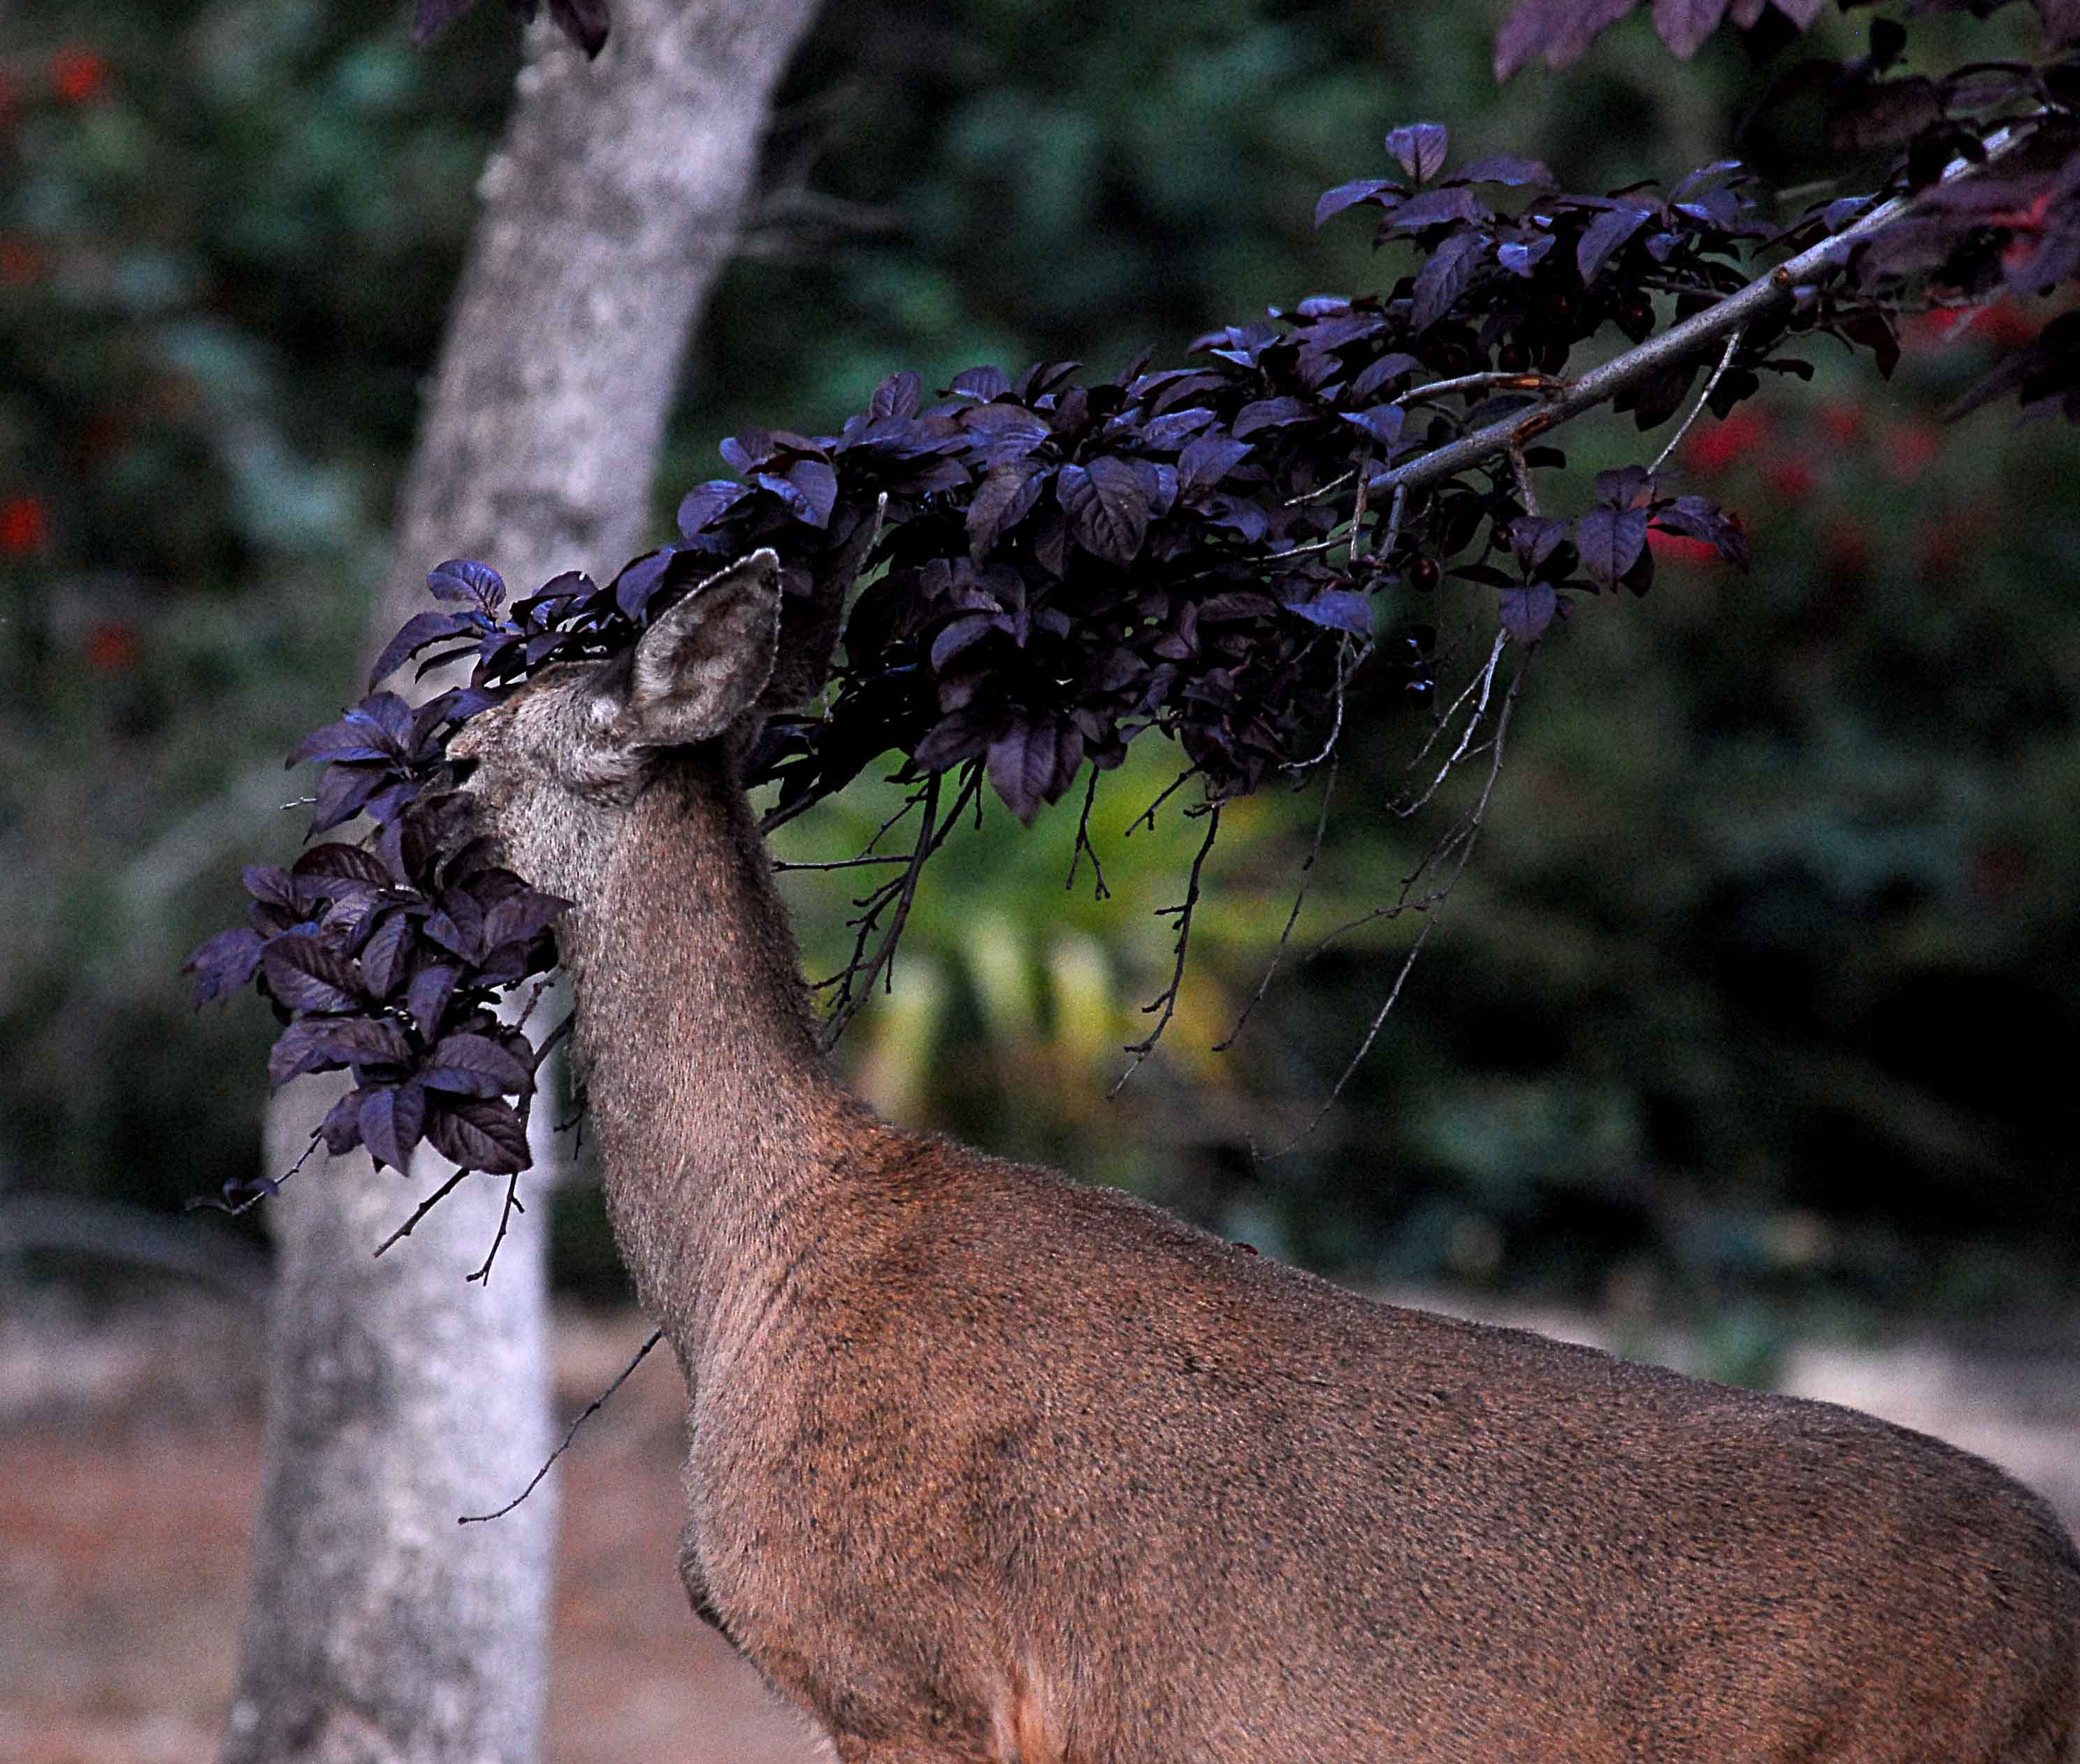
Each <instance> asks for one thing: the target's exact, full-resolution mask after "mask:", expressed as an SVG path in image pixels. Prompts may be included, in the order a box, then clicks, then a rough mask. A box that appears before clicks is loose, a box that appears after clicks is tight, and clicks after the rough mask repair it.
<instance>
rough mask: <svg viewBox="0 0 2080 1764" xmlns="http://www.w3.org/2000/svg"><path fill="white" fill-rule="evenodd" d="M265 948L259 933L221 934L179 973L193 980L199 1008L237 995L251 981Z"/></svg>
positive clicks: (244, 930)
mask: <svg viewBox="0 0 2080 1764" xmlns="http://www.w3.org/2000/svg"><path fill="white" fill-rule="evenodd" d="M263 947H265V945H264V944H263V942H262V938H261V936H260V933H259V932H257V931H254V930H252V929H250V928H249V927H247V926H245V925H234V926H233V928H231V929H230V930H229V931H220V932H217V934H216V936H213V937H212V938H210V939H209V940H208V941H207V942H205V943H203V944H201V945H199V946H198V947H197V948H196V949H195V953H193V954H191V956H190V957H188V958H187V961H186V962H182V964H181V972H182V973H183V974H193V975H194V976H195V1004H197V1006H198V1007H199V1006H202V1005H205V1004H208V1003H210V1001H211V1000H212V999H220V998H223V997H224V996H225V995H227V994H229V993H233V992H236V991H237V990H238V989H239V988H240V987H242V986H244V985H245V983H246V982H247V981H249V980H250V979H251V978H253V970H254V969H255V968H257V967H258V966H260V952H261V950H262V948H263Z"/></svg>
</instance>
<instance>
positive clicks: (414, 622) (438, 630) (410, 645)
mask: <svg viewBox="0 0 2080 1764" xmlns="http://www.w3.org/2000/svg"><path fill="white" fill-rule="evenodd" d="M470 628H471V626H470V622H469V620H468V618H467V617H466V616H465V615H463V614H460V613H414V614H413V615H412V616H411V617H410V618H408V619H406V620H405V622H404V623H403V624H402V625H400V626H399V627H398V629H397V635H396V636H395V637H392V639H390V641H389V642H388V643H387V644H386V645H385V646H384V650H383V653H382V654H381V655H380V656H377V657H376V658H375V666H374V667H373V668H370V669H369V670H368V689H369V690H370V691H371V692H373V691H374V690H375V689H376V687H378V686H379V685H381V684H382V683H383V681H385V680H386V679H388V677H390V675H392V673H394V672H396V669H397V668H398V665H399V664H400V663H402V662H403V661H404V660H405V658H406V657H407V656H416V655H417V653H418V652H420V651H421V650H422V649H424V648H425V647H426V646H427V645H428V644H429V643H438V642H439V641H440V640H441V639H442V638H443V637H453V636H455V635H457V634H458V633H459V632H461V631H468V630H469V629H470ZM291 763H293V762H291Z"/></svg>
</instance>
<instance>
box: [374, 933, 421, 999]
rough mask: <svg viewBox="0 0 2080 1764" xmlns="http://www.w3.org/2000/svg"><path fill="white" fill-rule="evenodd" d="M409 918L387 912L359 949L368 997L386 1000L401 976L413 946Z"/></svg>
mask: <svg viewBox="0 0 2080 1764" xmlns="http://www.w3.org/2000/svg"><path fill="white" fill-rule="evenodd" d="M412 944H413V924H412V916H411V915H410V914H409V913H405V912H391V913H386V914H385V915H384V916H383V918H382V919H380V920H378V921H377V923H376V926H375V929H374V930H373V931H371V932H369V934H368V941H367V942H366V943H364V944H363V945H362V946H361V979H362V983H363V986H365V987H367V990H368V993H369V995H370V996H371V998H377V999H387V998H388V997H389V995H390V989H391V988H392V987H393V986H395V985H396V983H397V982H398V981H399V979H400V978H402V977H403V974H404V971H405V958H406V957H408V956H409V955H410V953H411V950H412Z"/></svg>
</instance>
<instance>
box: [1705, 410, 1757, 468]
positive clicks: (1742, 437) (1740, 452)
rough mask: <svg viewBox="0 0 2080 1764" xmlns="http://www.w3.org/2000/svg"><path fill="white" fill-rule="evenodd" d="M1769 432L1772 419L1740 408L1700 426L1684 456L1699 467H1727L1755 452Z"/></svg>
mask: <svg viewBox="0 0 2080 1764" xmlns="http://www.w3.org/2000/svg"><path fill="white" fill-rule="evenodd" d="M1768 433H1769V425H1768V422H1766V421H1764V420H1763V418H1762V417H1759V416H1758V415H1757V414H1756V413H1755V412H1753V411H1751V410H1736V411H1734V412H1733V413H1730V415H1728V416H1726V417H1724V418H1722V419H1721V421H1717V422H1715V423H1713V425H1712V426H1711V427H1710V428H1709V429H1700V430H1699V431H1698V432H1697V433H1696V435H1694V436H1693V437H1692V438H1691V442H1690V444H1689V446H1688V447H1686V448H1685V449H1684V456H1685V458H1687V459H1688V461H1689V463H1690V464H1691V465H1692V467H1695V468H1696V470H1697V471H1725V470H1726V468H1727V467H1730V466H1733V465H1736V464H1738V463H1739V462H1740V461H1741V460H1742V459H1743V458H1745V457H1746V456H1747V455H1749V454H1751V453H1752V452H1754V451H1755V449H1756V448H1757V447H1759V446H1761V445H1762V442H1763V438H1764V437H1765V436H1766V435H1768Z"/></svg>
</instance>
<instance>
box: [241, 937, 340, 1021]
mask: <svg viewBox="0 0 2080 1764" xmlns="http://www.w3.org/2000/svg"><path fill="white" fill-rule="evenodd" d="M260 970H261V972H262V974H265V975H266V978H267V989H268V991H270V992H272V993H273V994H274V995H275V997H276V998H278V999H280V1000H281V1001H282V1003H283V1004H285V1005H287V1007H288V1008H290V1009H291V1010H292V1011H350V1010H352V1009H354V1007H355V1006H356V1005H358V1004H359V1003H360V1002H361V999H360V987H359V978H358V977H357V976H356V974H354V964H353V963H352V962H350V961H349V960H348V959H347V957H345V956H343V955H342V954H340V953H339V952H338V950H336V949H327V948H326V947H325V945H323V944H321V943H320V942H319V941H318V940H317V938H316V937H314V936H311V935H310V934H309V933H308V932H300V931H291V932H284V933H283V935H282V936H279V937H275V938H272V939H270V941H269V942H268V945H267V948H266V951H265V953H263V954H262V956H261V957H260Z"/></svg>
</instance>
